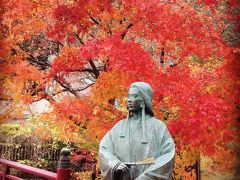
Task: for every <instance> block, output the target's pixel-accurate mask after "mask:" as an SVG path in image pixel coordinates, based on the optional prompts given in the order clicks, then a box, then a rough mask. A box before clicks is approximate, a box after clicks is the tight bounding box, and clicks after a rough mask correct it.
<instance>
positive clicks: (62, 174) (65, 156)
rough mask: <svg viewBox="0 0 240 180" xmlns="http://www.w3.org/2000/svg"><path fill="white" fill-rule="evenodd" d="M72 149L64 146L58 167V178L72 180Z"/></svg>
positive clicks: (58, 179)
mask: <svg viewBox="0 0 240 180" xmlns="http://www.w3.org/2000/svg"><path fill="white" fill-rule="evenodd" d="M69 167H70V150H69V149H67V148H63V149H62V150H61V152H60V160H59V164H58V169H57V180H70V168H69Z"/></svg>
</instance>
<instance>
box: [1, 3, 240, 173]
mask: <svg viewBox="0 0 240 180" xmlns="http://www.w3.org/2000/svg"><path fill="white" fill-rule="evenodd" d="M1 4H2V7H1V17H0V18H1V21H2V23H1V37H0V38H1V44H0V55H1V61H0V62H1V76H0V81H1V92H0V99H1V101H2V102H3V104H4V105H5V106H6V108H4V113H1V121H2V122H4V121H7V120H9V119H12V118H20V117H22V114H23V112H25V111H26V109H27V107H28V106H29V105H30V104H32V103H34V102H38V101H40V100H43V99H45V100H47V101H48V102H49V103H50V109H51V110H50V111H48V112H46V113H44V114H41V115H39V116H38V117H39V119H40V121H42V122H44V123H45V124H48V126H49V129H47V128H42V129H38V130H36V133H37V132H39V135H41V136H43V138H49V137H51V133H52V132H51V129H55V130H56V131H55V134H54V135H56V136H57V137H58V138H59V139H61V140H64V141H72V142H79V141H81V143H83V144H84V143H85V142H86V141H90V140H91V141H96V140H99V139H101V137H102V136H103V135H104V134H105V133H106V131H107V130H109V129H110V128H111V127H112V126H113V125H114V124H115V123H116V122H117V121H118V120H120V119H121V118H123V117H125V116H126V112H127V110H126V101H127V99H126V97H127V91H128V86H129V85H130V84H131V83H132V82H134V81H145V82H148V83H149V84H151V86H152V87H153V89H154V113H155V116H156V117H157V118H159V119H161V120H163V121H164V122H166V124H167V126H168V128H169V129H170V132H171V134H172V136H173V137H174V139H175V142H176V146H177V150H178V153H179V154H181V155H182V157H184V156H189V154H188V155H186V152H194V153H193V154H194V155H193V156H194V158H193V159H194V160H195V159H196V157H197V156H199V154H201V155H203V156H208V157H211V158H213V160H214V162H218V163H220V164H221V163H223V162H224V168H225V169H227V168H229V167H231V165H232V161H233V160H234V159H235V158H236V157H237V156H238V155H239V154H238V155H237V151H236V149H237V147H238V146H239V144H238V142H239V139H238V134H237V133H238V132H239V129H238V126H239V120H238V119H237V118H238V111H239V104H238V103H239V101H238V100H239V97H240V94H239V72H240V67H239V62H238V61H237V60H238V58H239V44H238V42H239V35H238V34H237V32H238V30H239V27H238V24H237V21H238V20H239V19H238V18H239V13H238V11H239V10H238V9H237V2H236V1H235V0H229V1H227V0H220V1H215V0H211V1H210V0H199V1H184V0H178V1H174V0H151V1H147V0H141V1H140V0H139V1H138V0H67V1H66V0H1ZM56 132H57V133H56ZM86 139H87V140H86ZM226 157H228V158H226ZM186 159H187V158H186ZM190 159H191V158H190ZM179 161H180V160H179ZM190 161H191V160H190ZM178 163H179V164H178ZM188 163H191V162H188ZM176 164H177V166H176V168H178V165H179V169H181V168H180V164H181V163H180V162H178V161H176ZM179 172H180V170H179Z"/></svg>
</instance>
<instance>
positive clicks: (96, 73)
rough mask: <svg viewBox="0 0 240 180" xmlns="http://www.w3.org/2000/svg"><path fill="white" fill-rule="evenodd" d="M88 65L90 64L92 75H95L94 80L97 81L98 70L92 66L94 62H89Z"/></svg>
mask: <svg viewBox="0 0 240 180" xmlns="http://www.w3.org/2000/svg"><path fill="white" fill-rule="evenodd" d="M89 64H90V66H91V67H92V69H93V73H94V75H95V78H96V79H97V78H98V76H99V75H100V73H99V70H98V69H97V67H96V66H95V64H94V62H93V61H92V60H90V61H89Z"/></svg>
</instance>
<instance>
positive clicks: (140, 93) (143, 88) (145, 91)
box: [127, 82, 153, 116]
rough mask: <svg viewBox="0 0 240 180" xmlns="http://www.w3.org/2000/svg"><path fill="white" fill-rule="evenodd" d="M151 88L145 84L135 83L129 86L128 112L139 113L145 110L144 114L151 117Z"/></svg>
mask: <svg viewBox="0 0 240 180" xmlns="http://www.w3.org/2000/svg"><path fill="white" fill-rule="evenodd" d="M152 98H153V90H152V87H151V86H150V85H149V84H147V83H145V82H135V83H133V84H131V86H130V87H129V91H128V104H127V105H128V106H127V107H128V110H129V112H137V111H141V110H142V109H143V108H145V112H146V114H149V115H151V116H153V111H152Z"/></svg>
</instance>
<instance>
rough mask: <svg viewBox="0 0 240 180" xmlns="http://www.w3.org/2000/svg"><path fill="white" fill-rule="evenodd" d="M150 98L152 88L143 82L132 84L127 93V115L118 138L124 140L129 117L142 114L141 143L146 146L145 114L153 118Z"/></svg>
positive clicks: (151, 96)
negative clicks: (132, 114) (133, 114)
mask: <svg viewBox="0 0 240 180" xmlns="http://www.w3.org/2000/svg"><path fill="white" fill-rule="evenodd" d="M152 98H153V90H152V87H151V86H150V85H149V84H148V83H145V82H135V83H132V84H131V86H130V87H129V91H128V110H129V114H128V117H127V119H126V121H125V122H124V124H123V127H122V131H121V134H120V137H122V138H124V137H125V133H126V128H127V125H128V121H129V115H131V113H135V112H140V111H141V112H142V114H141V115H142V118H141V122H142V143H143V144H146V143H148V142H147V137H146V130H145V129H146V122H145V121H146V117H145V114H148V115H150V116H153V111H152Z"/></svg>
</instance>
